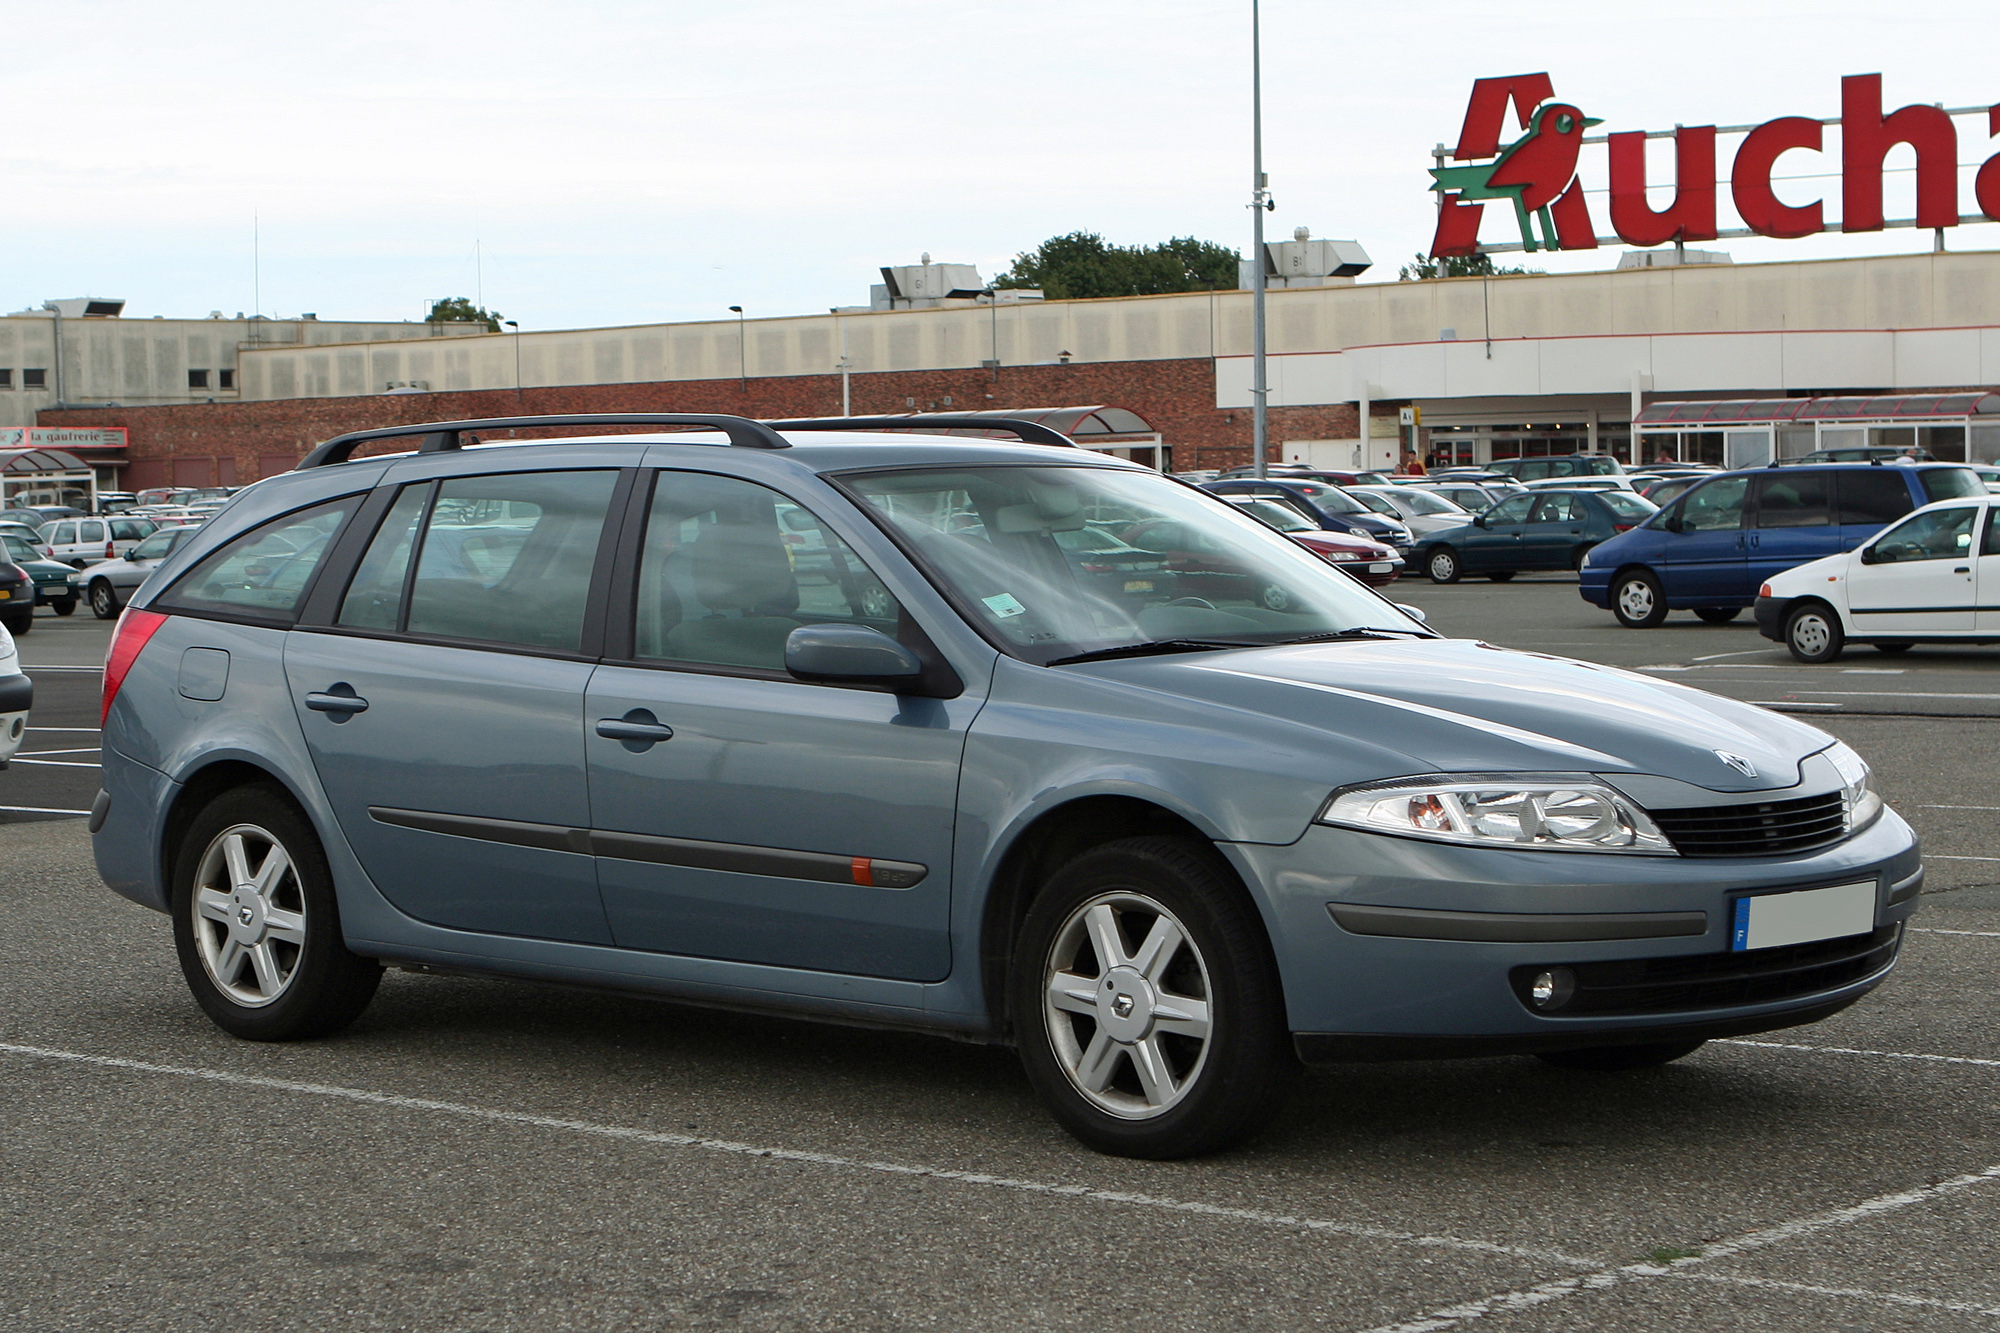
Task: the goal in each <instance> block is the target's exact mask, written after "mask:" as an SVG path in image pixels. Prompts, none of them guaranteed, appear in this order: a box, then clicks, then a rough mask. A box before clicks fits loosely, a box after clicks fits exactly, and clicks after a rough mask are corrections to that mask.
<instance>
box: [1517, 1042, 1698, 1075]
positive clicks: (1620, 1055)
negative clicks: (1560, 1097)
mask: <svg viewBox="0 0 2000 1333" xmlns="http://www.w3.org/2000/svg"><path fill="white" fill-rule="evenodd" d="M1706 1044H1707V1043H1706V1042H1704V1041H1656V1042H1649V1043H1647V1044H1646V1045H1644V1046H1584V1047H1580V1048H1579V1049H1577V1050H1573V1051H1543V1052H1542V1053H1541V1054H1539V1055H1537V1056H1536V1057H1535V1058H1536V1059H1538V1060H1540V1061H1542V1062H1543V1063H1545V1064H1551V1065H1554V1066H1555V1067H1556V1068H1557V1069H1572V1070H1577V1071H1580V1072H1583V1073H1589V1074H1617V1073H1623V1072H1624V1071H1626V1070H1629V1069H1657V1068H1659V1067H1660V1066H1661V1065H1664V1064H1671V1063H1673V1062H1674V1061H1675V1060H1678V1059H1680V1058H1681V1057H1682V1056H1684V1055H1693V1054H1694V1053H1695V1052H1696V1051H1698V1050H1700V1049H1701V1048H1702V1047H1703V1046H1704V1045H1706Z"/></svg>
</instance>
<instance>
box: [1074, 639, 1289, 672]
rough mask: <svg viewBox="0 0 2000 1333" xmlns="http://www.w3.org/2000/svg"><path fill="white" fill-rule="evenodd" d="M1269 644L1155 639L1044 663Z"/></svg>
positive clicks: (1220, 640) (1090, 660)
mask: <svg viewBox="0 0 2000 1333" xmlns="http://www.w3.org/2000/svg"><path fill="white" fill-rule="evenodd" d="M1269 646H1270V645H1269V644H1263V643H1246V642H1244V641H1243V640H1241V639H1153V640H1151V641H1149V642H1147V643H1124V644H1120V645H1118V646H1117V647H1116V648H1097V649H1093V650H1092V651H1090V652H1087V653H1072V654H1071V655H1070V656H1068V657H1058V658H1055V659H1054V660H1053V661H1049V662H1044V663H1042V665H1043V666H1068V665H1069V664H1070V663H1072V662H1108V661H1110V660H1111V659H1112V658H1114V657H1152V656H1154V655H1155V654H1159V653H1205V652H1213V651H1215V650H1216V649H1219V648H1268V647H1269Z"/></svg>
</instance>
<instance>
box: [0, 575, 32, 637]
mask: <svg viewBox="0 0 2000 1333" xmlns="http://www.w3.org/2000/svg"><path fill="white" fill-rule="evenodd" d="M35 597H36V588H35V581H34V580H33V579H32V578H30V577H28V571H27V570H25V569H23V568H21V567H20V566H19V565H17V564H15V563H14V562H13V561H11V560H0V625H5V626H6V627H7V630H8V632H9V633H12V634H26V633H27V632H28V631H29V630H31V629H33V628H34V627H35Z"/></svg>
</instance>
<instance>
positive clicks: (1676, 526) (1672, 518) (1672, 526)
mask: <svg viewBox="0 0 2000 1333" xmlns="http://www.w3.org/2000/svg"><path fill="white" fill-rule="evenodd" d="M1660 526H1661V527H1663V528H1665V529H1666V530H1667V531H1668V532H1679V531H1680V530H1681V516H1680V515H1679V514H1668V515H1667V516H1666V517H1665V518H1663V519H1661V520H1660Z"/></svg>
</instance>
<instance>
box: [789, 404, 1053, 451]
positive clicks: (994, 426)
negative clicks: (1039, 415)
mask: <svg viewBox="0 0 2000 1333" xmlns="http://www.w3.org/2000/svg"><path fill="white" fill-rule="evenodd" d="M765 424H766V425H768V426H771V427H773V428H775V429H777V430H905V431H922V430H925V429H931V430H997V431H1005V432H1007V433H1008V434H1011V435H1013V436H1014V437H1016V438H1017V439H1019V440H1020V441H1021V442H1022V443H1024V444H1057V445H1062V446H1064V447H1066V448H1070V449H1076V448H1081V447H1082V446H1080V445H1078V444H1077V442H1076V441H1075V440H1072V439H1071V438H1070V437H1069V436H1067V435H1065V434H1063V433H1062V432H1061V431H1059V430H1057V429H1055V428H1054V427H1053V426H1044V425H1043V424H1042V423H1041V422H1039V421H1026V420H1023V419H1021V418H1019V417H984V416H971V415H966V414H964V413H955V412H911V413H909V414H907V415H904V416H886V417H801V418H798V419H796V420H792V421H770V422H766V423H765Z"/></svg>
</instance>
